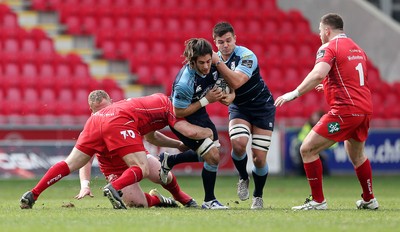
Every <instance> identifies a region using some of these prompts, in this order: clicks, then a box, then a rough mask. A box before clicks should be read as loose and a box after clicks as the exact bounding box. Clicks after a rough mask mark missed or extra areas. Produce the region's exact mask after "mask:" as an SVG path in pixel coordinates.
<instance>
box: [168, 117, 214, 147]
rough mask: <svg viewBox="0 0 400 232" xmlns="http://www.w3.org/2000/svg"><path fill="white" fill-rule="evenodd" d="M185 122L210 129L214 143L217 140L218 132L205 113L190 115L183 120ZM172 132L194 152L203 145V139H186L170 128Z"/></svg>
mask: <svg viewBox="0 0 400 232" xmlns="http://www.w3.org/2000/svg"><path fill="white" fill-rule="evenodd" d="M185 119H186V121H188V122H190V123H192V124H193V125H197V126H201V127H205V128H210V129H211V130H212V131H213V134H214V141H216V140H218V132H217V128H216V127H215V125H214V123H213V122H212V121H211V119H210V116H209V115H208V114H207V112H206V111H204V112H201V113H199V112H196V113H195V114H192V115H190V116H188V117H186V118H185ZM170 128H171V130H172V132H173V133H174V134H175V135H176V136H177V137H178V138H179V140H181V141H182V142H183V143H184V144H185V145H186V146H187V147H188V148H190V149H192V150H194V151H196V150H197V148H199V147H200V145H201V144H202V143H203V141H204V139H201V140H194V139H190V138H187V137H185V136H183V135H182V134H181V133H179V132H178V131H177V130H175V129H174V128H172V127H170Z"/></svg>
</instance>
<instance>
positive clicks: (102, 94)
mask: <svg viewBox="0 0 400 232" xmlns="http://www.w3.org/2000/svg"><path fill="white" fill-rule="evenodd" d="M104 99H105V100H106V101H109V102H111V98H110V95H108V93H107V92H106V91H104V90H101V89H98V90H93V91H92V92H90V94H89V96H88V103H89V107H90V109H91V110H92V111H97V110H99V109H97V108H98V105H99V104H100V103H101V102H102V101H103V100H104Z"/></svg>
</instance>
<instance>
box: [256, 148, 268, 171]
mask: <svg viewBox="0 0 400 232" xmlns="http://www.w3.org/2000/svg"><path fill="white" fill-rule="evenodd" d="M266 163H267V154H266V153H264V152H261V153H260V154H258V153H256V152H253V164H254V166H256V167H258V168H260V167H264V166H265V164H266Z"/></svg>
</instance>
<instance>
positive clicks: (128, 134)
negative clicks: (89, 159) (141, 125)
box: [75, 114, 145, 157]
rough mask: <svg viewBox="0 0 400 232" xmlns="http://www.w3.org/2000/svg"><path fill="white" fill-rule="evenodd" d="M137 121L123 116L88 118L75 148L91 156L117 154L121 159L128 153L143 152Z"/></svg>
mask: <svg viewBox="0 0 400 232" xmlns="http://www.w3.org/2000/svg"><path fill="white" fill-rule="evenodd" d="M137 124H138V120H132V118H129V117H127V116H124V114H121V115H118V116H110V117H93V116H92V117H90V118H89V119H88V121H87V122H86V124H85V128H84V129H83V131H82V132H81V134H80V135H79V138H78V141H77V142H76V145H75V146H76V148H78V149H79V150H80V151H82V152H84V153H86V154H87V155H91V156H92V155H93V154H94V153H100V154H106V155H107V154H108V153H113V152H115V153H117V154H118V155H119V156H120V157H123V156H125V155H127V154H129V153H134V152H139V151H145V148H144V145H143V138H142V136H141V134H140V133H139V131H138V129H137V127H138V125H137Z"/></svg>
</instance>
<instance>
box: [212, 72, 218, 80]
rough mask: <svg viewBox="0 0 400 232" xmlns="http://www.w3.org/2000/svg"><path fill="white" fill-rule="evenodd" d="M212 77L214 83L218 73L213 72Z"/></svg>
mask: <svg viewBox="0 0 400 232" xmlns="http://www.w3.org/2000/svg"><path fill="white" fill-rule="evenodd" d="M212 75H213V78H214V81H216V80H217V79H218V72H217V71H215V72H213V74H212Z"/></svg>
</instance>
